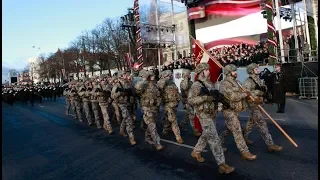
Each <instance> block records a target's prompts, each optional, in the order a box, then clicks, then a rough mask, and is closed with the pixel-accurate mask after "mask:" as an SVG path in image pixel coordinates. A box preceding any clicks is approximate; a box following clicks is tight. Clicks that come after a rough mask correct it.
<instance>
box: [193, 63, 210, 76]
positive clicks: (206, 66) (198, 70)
mask: <svg viewBox="0 0 320 180" xmlns="http://www.w3.org/2000/svg"><path fill="white" fill-rule="evenodd" d="M208 69H210V66H209V64H208V63H200V64H198V65H197V67H196V69H195V71H194V72H195V73H196V74H199V73H201V72H202V71H204V70H208Z"/></svg>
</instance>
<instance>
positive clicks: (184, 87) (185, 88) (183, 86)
mask: <svg viewBox="0 0 320 180" xmlns="http://www.w3.org/2000/svg"><path fill="white" fill-rule="evenodd" d="M182 77H183V80H182V81H181V83H180V90H181V97H182V99H181V101H182V104H183V106H184V107H185V109H186V114H185V116H184V119H183V120H182V122H181V124H180V126H181V127H182V128H183V127H184V126H185V124H186V123H187V122H189V123H190V125H191V128H192V130H193V134H194V135H195V136H197V137H198V136H200V135H201V133H200V132H199V130H198V129H196V128H194V119H193V118H194V111H193V109H192V107H191V106H190V104H189V103H188V92H189V89H190V87H191V86H192V81H190V78H191V76H190V70H188V69H184V70H183V71H182Z"/></svg>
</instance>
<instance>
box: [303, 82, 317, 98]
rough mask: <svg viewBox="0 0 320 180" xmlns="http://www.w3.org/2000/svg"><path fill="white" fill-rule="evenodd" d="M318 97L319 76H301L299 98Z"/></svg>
mask: <svg viewBox="0 0 320 180" xmlns="http://www.w3.org/2000/svg"><path fill="white" fill-rule="evenodd" d="M304 98H308V99H318V77H304V78H299V99H304Z"/></svg>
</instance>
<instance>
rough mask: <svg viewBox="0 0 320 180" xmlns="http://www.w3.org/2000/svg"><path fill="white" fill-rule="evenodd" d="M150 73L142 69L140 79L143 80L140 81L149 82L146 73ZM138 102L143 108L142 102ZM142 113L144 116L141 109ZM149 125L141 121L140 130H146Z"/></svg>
mask: <svg viewBox="0 0 320 180" xmlns="http://www.w3.org/2000/svg"><path fill="white" fill-rule="evenodd" d="M147 72H148V71H147V70H145V69H141V70H140V71H139V77H140V78H141V80H140V81H146V80H147V78H146V76H145V73H147ZM137 83H139V82H137ZM138 102H139V104H140V106H141V100H140V99H138ZM140 111H141V113H142V114H143V109H142V108H140ZM146 126H147V125H146V123H145V122H144V121H141V124H140V128H141V129H142V130H146V128H145V127H146Z"/></svg>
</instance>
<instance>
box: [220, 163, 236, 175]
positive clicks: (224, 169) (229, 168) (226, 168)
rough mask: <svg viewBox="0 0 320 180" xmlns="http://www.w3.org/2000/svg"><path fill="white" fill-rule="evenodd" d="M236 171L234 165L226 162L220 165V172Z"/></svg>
mask: <svg viewBox="0 0 320 180" xmlns="http://www.w3.org/2000/svg"><path fill="white" fill-rule="evenodd" d="M233 171H234V167H232V166H229V165H227V164H226V163H223V164H220V165H219V173H221V174H229V173H231V172H233Z"/></svg>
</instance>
